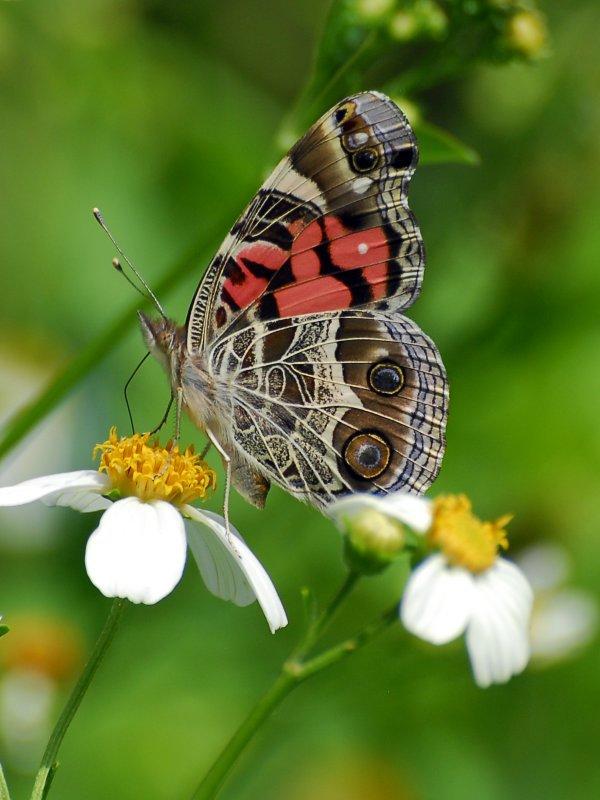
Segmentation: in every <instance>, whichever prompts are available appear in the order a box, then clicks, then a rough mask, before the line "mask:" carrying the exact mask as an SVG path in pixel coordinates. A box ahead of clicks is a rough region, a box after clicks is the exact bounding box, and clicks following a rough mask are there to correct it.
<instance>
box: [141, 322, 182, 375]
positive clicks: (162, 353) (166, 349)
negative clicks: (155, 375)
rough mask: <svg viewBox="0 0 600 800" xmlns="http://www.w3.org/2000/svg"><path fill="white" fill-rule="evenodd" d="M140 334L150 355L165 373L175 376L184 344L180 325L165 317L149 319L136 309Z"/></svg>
mask: <svg viewBox="0 0 600 800" xmlns="http://www.w3.org/2000/svg"><path fill="white" fill-rule="evenodd" d="M138 317H139V319H140V327H141V329H142V336H143V337H144V342H145V344H146V347H147V348H148V352H149V353H150V355H151V356H154V358H156V360H157V361H158V362H159V363H160V364H162V366H163V367H164V368H165V369H166V371H167V373H169V374H171V375H172V376H175V375H177V374H178V372H179V369H178V367H179V361H180V356H181V351H182V348H183V346H184V331H183V328H182V327H181V326H180V325H177V323H175V322H173V320H171V319H168V318H167V317H159V318H158V319H151V318H150V317H148V316H146V314H144V312H143V311H138Z"/></svg>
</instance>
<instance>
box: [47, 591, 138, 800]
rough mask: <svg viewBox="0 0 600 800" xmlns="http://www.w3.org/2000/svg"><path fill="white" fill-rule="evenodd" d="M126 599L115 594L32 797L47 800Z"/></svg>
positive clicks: (55, 731) (55, 727)
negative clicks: (63, 750)
mask: <svg viewBox="0 0 600 800" xmlns="http://www.w3.org/2000/svg"><path fill="white" fill-rule="evenodd" d="M126 602H127V601H126V600H122V599H121V598H115V599H114V600H113V603H112V606H111V608H110V613H109V615H108V618H107V620H106V622H105V623H104V627H103V628H102V632H101V633H100V636H99V637H98V641H97V642H96V644H95V645H94V649H93V651H92V654H91V655H90V658H89V660H88V662H87V664H86V665H85V667H84V669H83V672H82V673H81V675H80V676H79V680H78V681H77V683H76V684H75V687H74V688H73V691H72V692H71V695H70V697H69V699H68V700H67V702H66V704H65V707H64V708H63V710H62V713H61V715H60V717H59V718H58V722H57V723H56V725H55V726H54V730H53V731H52V735H51V736H50V739H49V740H48V744H47V745H46V750H45V751H44V755H43V757H42V763H41V764H40V768H39V770H38V773H37V775H36V778H35V783H34V785H33V791H32V793H31V800H44V798H45V797H46V795H47V794H48V791H49V789H50V784H51V783H52V779H53V777H54V773H55V772H56V768H57V767H58V762H57V760H56V757H57V755H58V751H59V749H60V746H61V744H62V740H63V739H64V736H65V733H66V732H67V729H68V727H69V725H70V724H71V722H72V721H73V717H74V716H75V713H76V711H77V709H78V708H79V706H80V704H81V701H82V700H83V697H84V695H85V693H86V691H87V689H88V687H89V685H90V683H91V682H92V678H93V677H94V675H95V674H96V670H97V669H98V667H99V666H100V662H101V661H102V659H103V658H104V656H105V654H106V651H107V650H108V648H109V646H110V644H111V642H112V640H113V638H114V635H115V632H116V630H117V626H118V623H119V620H120V619H121V615H122V614H123V610H124V608H125V604H126Z"/></svg>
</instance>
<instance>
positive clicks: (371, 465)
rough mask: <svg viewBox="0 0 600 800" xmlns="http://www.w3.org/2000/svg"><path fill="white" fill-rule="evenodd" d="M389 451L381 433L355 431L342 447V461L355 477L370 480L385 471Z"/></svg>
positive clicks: (388, 459)
mask: <svg viewBox="0 0 600 800" xmlns="http://www.w3.org/2000/svg"><path fill="white" fill-rule="evenodd" d="M391 452H392V451H391V448H390V446H389V444H388V443H387V442H386V440H385V439H384V438H383V436H382V435H381V434H379V433H376V432H375V431H369V432H362V433H355V434H354V435H353V436H351V437H350V438H349V439H348V441H347V442H346V446H345V447H344V461H345V462H346V465H347V466H348V467H349V469H350V470H351V471H352V472H353V473H354V475H355V476H356V477H357V478H363V479H365V480H372V479H373V478H378V477H379V476H380V475H381V474H383V473H384V472H385V471H386V469H387V467H388V465H389V463H390V455H391Z"/></svg>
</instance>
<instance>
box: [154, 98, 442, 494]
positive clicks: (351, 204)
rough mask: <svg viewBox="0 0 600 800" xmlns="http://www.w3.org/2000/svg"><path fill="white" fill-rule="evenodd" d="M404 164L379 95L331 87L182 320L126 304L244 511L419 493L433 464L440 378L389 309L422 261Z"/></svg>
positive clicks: (392, 118) (401, 298)
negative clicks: (330, 102)
mask: <svg viewBox="0 0 600 800" xmlns="http://www.w3.org/2000/svg"><path fill="white" fill-rule="evenodd" d="M417 159H418V150H417V142H416V140H415V137H414V134H413V132H412V130H411V127H410V125H409V123H408V121H407V119H406V117H405V116H404V114H403V113H402V111H401V110H400V109H399V108H398V107H397V106H396V105H395V103H394V102H393V101H392V100H390V99H389V98H388V97H386V96H385V95H383V94H381V93H379V92H374V91H371V92H362V93H360V94H355V95H353V96H351V97H348V98H346V99H345V100H343V101H342V102H340V103H338V104H337V105H336V106H335V107H334V108H332V109H331V110H330V111H328V112H327V113H326V114H325V115H324V116H323V117H321V119H319V120H318V122H316V123H315V124H314V125H313V126H312V127H311V128H310V129H309V130H308V132H307V133H306V134H305V135H304V136H303V137H302V138H301V139H300V140H299V141H298V142H297V143H296V144H295V145H294V146H293V147H292V149H291V150H290V151H289V153H288V155H287V156H285V157H284V158H283V160H282V161H281V162H280V163H279V165H278V166H277V167H276V168H275V170H274V171H273V173H272V174H271V176H270V177H269V178H268V179H267V180H266V182H265V183H264V184H263V186H262V187H261V188H260V189H259V191H258V193H257V194H256V196H255V197H254V199H253V200H252V201H251V203H250V205H249V206H248V207H247V208H246V210H245V211H244V212H243V213H242V215H241V216H240V217H239V219H238V220H237V222H236V223H235V225H234V226H233V228H232V229H231V231H230V233H229V234H228V236H227V237H226V239H225V241H224V242H223V244H222V246H221V248H220V249H219V250H218V252H217V254H216V255H215V257H214V258H213V260H212V262H211V263H210V265H209V267H208V269H207V270H206V272H205V274H204V276H203V278H202V280H201V281H200V284H199V286H198V288H197V290H196V292H195V294H194V297H193V300H192V302H191V305H190V308H189V311H188V315H187V319H186V322H185V324H184V325H177V324H176V323H175V322H173V321H172V320H170V319H167V318H166V317H163V318H161V319H156V320H153V319H150V318H148V317H147V316H146V315H144V314H142V313H140V319H141V326H142V333H143V336H144V339H145V342H146V346H147V348H148V350H149V351H150V353H151V354H153V355H154V356H156V357H157V358H158V360H159V361H160V362H161V363H162V364H163V366H164V367H165V369H166V370H167V373H168V375H169V379H170V383H171V387H172V393H173V397H175V398H176V399H177V403H178V407H179V409H183V410H184V411H186V412H187V413H188V415H189V416H190V418H191V419H192V421H193V422H194V423H195V424H196V425H197V427H198V428H200V429H201V430H203V431H205V432H206V434H207V435H208V437H209V439H210V441H211V442H212V443H213V444H214V445H215V446H216V447H217V449H218V450H219V451H220V453H221V454H222V456H223V458H224V460H225V463H226V466H227V469H228V475H229V477H230V479H231V483H232V484H233V486H234V487H235V488H236V489H237V490H238V491H239V493H240V494H241V495H242V496H243V497H245V498H246V499H247V500H248V501H249V502H250V503H252V504H254V505H255V506H257V507H259V508H261V507H263V506H264V503H265V499H266V496H267V493H268V491H269V488H270V485H271V484H272V483H275V484H278V485H279V486H281V487H282V488H283V489H284V490H285V491H286V492H288V493H289V494H291V495H293V496H295V497H297V498H298V499H300V500H302V501H305V502H308V503H310V504H312V505H313V506H316V507H317V508H319V509H321V510H324V509H325V508H326V507H327V506H328V505H329V504H330V503H332V502H333V501H335V500H337V499H339V498H341V497H343V496H345V495H348V494H350V493H354V492H371V493H374V494H388V493H391V492H395V491H398V490H404V491H410V492H413V493H421V492H423V491H425V489H427V487H428V486H429V485H430V484H431V483H432V481H433V480H434V478H435V477H436V475H437V473H438V471H439V469H440V466H441V460H442V456H443V452H444V441H445V439H444V431H445V425H446V417H447V407H448V386H447V380H446V373H445V370H444V366H443V363H442V360H441V357H440V354H439V352H438V350H437V348H436V346H435V344H434V343H433V342H432V341H431V339H429V338H428V337H427V336H426V335H425V334H424V333H423V332H422V331H421V330H420V329H419V327H418V326H417V325H416V324H415V323H414V322H412V321H411V320H410V319H409V318H408V317H406V316H404V314H403V313H402V312H403V311H404V310H405V309H406V308H408V307H409V306H410V305H411V304H412V303H413V302H414V300H415V299H416V297H417V296H418V294H419V291H420V288H421V282H422V278H423V269H424V264H425V254H424V246H423V241H422V238H421V234H420V231H419V228H418V226H417V222H416V220H415V217H414V215H413V214H412V212H411V211H410V210H409V207H408V202H407V190H408V185H409V182H410V179H411V177H412V175H413V172H414V170H415V167H416V164H417ZM228 485H229V484H228Z"/></svg>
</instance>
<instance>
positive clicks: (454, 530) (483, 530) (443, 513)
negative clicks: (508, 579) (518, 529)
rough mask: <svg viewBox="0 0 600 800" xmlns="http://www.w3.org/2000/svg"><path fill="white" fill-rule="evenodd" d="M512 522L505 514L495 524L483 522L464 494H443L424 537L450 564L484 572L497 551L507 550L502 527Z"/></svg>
mask: <svg viewBox="0 0 600 800" xmlns="http://www.w3.org/2000/svg"><path fill="white" fill-rule="evenodd" d="M511 519H512V515H510V514H506V515H505V516H503V517H500V519H497V520H496V521H495V522H483V521H482V520H480V519H479V518H478V517H476V516H475V514H473V511H472V508H471V501H470V500H469V498H468V497H466V496H465V495H464V494H460V495H445V496H442V497H438V498H437V499H436V500H435V501H434V512H433V524H432V526H431V528H430V530H429V532H428V534H427V536H428V538H429V541H430V543H431V544H432V545H434V546H435V547H438V548H440V550H442V552H443V553H444V555H445V556H446V558H447V559H448V561H449V562H450V563H451V564H455V565H457V566H461V567H465V568H466V569H468V570H470V571H471V572H483V571H484V570H486V569H488V567H491V566H492V564H493V563H494V561H495V560H496V557H497V555H498V549H499V548H502V549H506V548H507V547H508V540H507V538H506V532H505V530H504V528H505V527H506V525H508V523H509V522H510V520H511Z"/></svg>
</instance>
